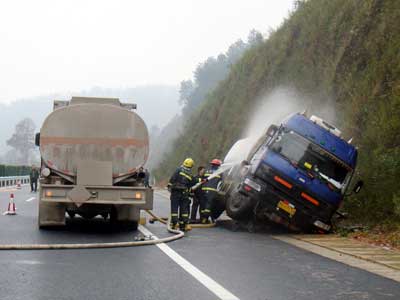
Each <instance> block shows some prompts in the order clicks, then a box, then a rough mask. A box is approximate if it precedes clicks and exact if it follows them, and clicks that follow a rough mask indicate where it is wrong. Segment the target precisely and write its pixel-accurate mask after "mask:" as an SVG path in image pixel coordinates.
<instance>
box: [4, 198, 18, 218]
mask: <svg viewBox="0 0 400 300" xmlns="http://www.w3.org/2000/svg"><path fill="white" fill-rule="evenodd" d="M4 214H5V215H16V214H17V212H16V210H15V202H14V194H11V195H10V201H9V202H8V209H7V211H6V212H5V213H4Z"/></svg>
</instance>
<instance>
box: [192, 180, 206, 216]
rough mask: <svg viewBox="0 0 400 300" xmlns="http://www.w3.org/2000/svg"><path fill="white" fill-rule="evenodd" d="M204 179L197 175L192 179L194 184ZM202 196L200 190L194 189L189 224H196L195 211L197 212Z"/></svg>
mask: <svg viewBox="0 0 400 300" xmlns="http://www.w3.org/2000/svg"><path fill="white" fill-rule="evenodd" d="M204 179H205V177H204V176H200V175H197V176H195V177H194V180H193V181H194V183H195V184H198V183H200V182H202V181H203V180H204ZM203 194H204V192H203V191H202V189H201V188H198V189H196V190H195V191H194V193H193V202H192V209H191V212H190V222H191V223H195V222H196V218H197V211H198V210H199V206H200V203H201V199H202V197H204V196H203ZM200 219H201V210H200Z"/></svg>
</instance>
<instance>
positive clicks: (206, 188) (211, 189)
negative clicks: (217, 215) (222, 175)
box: [201, 187, 218, 192]
mask: <svg viewBox="0 0 400 300" xmlns="http://www.w3.org/2000/svg"><path fill="white" fill-rule="evenodd" d="M201 189H202V190H203V191H213V192H218V190H217V189H214V188H210V187H203V188H201Z"/></svg>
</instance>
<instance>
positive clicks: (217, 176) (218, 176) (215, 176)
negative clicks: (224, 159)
mask: <svg viewBox="0 0 400 300" xmlns="http://www.w3.org/2000/svg"><path fill="white" fill-rule="evenodd" d="M212 175H213V174H204V176H206V177H210V176H212ZM213 178H221V176H220V175H214V176H213Z"/></svg>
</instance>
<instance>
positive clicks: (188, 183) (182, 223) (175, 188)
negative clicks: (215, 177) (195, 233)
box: [168, 159, 194, 231]
mask: <svg viewBox="0 0 400 300" xmlns="http://www.w3.org/2000/svg"><path fill="white" fill-rule="evenodd" d="M193 164H194V162H193V160H192V159H186V160H185V161H184V163H183V165H182V166H181V167H179V168H178V169H176V171H175V173H174V174H173V175H172V177H171V179H170V181H169V184H168V186H169V189H170V190H171V198H170V199H171V227H172V228H175V226H176V225H177V223H178V221H179V228H180V230H183V231H185V230H186V229H187V228H186V225H187V223H188V220H189V206H190V199H189V193H190V188H191V187H192V186H193V177H192V172H191V169H192V167H193Z"/></svg>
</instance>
